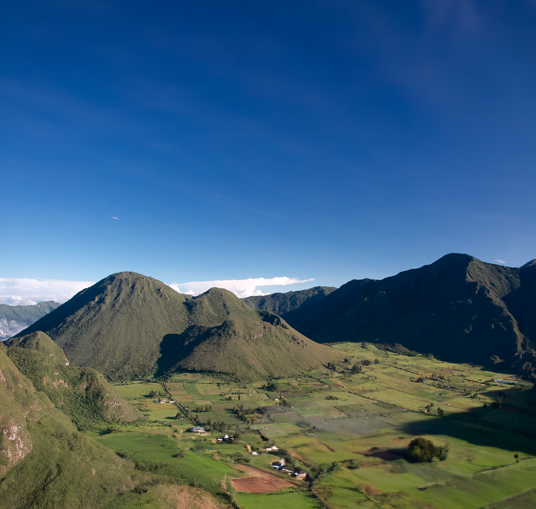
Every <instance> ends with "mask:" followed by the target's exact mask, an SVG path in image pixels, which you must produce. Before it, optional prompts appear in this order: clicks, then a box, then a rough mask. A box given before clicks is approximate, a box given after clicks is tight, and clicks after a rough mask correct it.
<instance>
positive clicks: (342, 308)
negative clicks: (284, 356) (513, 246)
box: [284, 254, 536, 371]
mask: <svg viewBox="0 0 536 509" xmlns="http://www.w3.org/2000/svg"><path fill="white" fill-rule="evenodd" d="M284 317H285V319H286V320H287V321H288V322H289V323H290V324H291V325H292V326H293V327H295V328H296V329H298V330H299V331H300V332H302V333H303V334H305V335H307V336H308V337H311V338H312V339H314V340H315V341H318V342H333V341H370V342H375V341H378V342H381V343H400V344H402V345H404V346H405V347H407V348H409V349H412V350H417V351H419V352H424V353H428V352H429V353H432V354H434V355H436V356H438V357H439V358H441V359H444V360H449V361H454V362H474V363H478V364H483V365H486V366H491V365H495V367H496V369H497V368H498V369H516V370H522V369H523V366H524V365H525V364H526V362H527V361H529V362H530V359H532V358H533V356H532V354H531V351H532V348H533V347H532V341H533V340H534V339H536V336H535V333H536V265H535V264H534V263H529V264H527V265H526V266H524V267H522V268H521V269H516V268H510V267H504V266H499V265H493V264H489V263H484V262H482V261H480V260H477V259H476V258H473V257H471V256H468V255H463V254H450V255H446V256H444V257H443V258H441V259H440V260H438V261H436V262H434V263H433V264H431V265H426V266H424V267H421V268H420V269H414V270H409V271H406V272H401V273H400V274H398V275H396V276H393V277H389V278H386V279H383V280H380V281H375V280H366V279H365V280H360V281H355V280H354V281H350V282H349V283H347V284H345V285H343V286H342V287H341V288H339V289H338V290H336V291H334V292H332V293H331V294H330V295H328V296H326V297H324V298H323V299H322V300H321V301H319V302H317V303H315V304H313V305H311V306H308V307H307V308H298V309H297V310H295V311H291V312H289V313H286V314H285V315H284ZM527 368H529V369H530V366H525V371H526V370H527Z"/></svg>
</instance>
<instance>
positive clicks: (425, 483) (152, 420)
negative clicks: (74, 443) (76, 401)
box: [91, 343, 536, 509]
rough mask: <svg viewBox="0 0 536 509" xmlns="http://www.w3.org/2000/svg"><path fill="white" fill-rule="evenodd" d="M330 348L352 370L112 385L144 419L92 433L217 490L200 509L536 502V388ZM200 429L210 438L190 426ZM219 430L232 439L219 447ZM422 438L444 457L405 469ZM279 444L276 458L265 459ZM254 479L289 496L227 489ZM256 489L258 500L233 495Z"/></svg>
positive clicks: (460, 369) (452, 507)
mask: <svg viewBox="0 0 536 509" xmlns="http://www.w3.org/2000/svg"><path fill="white" fill-rule="evenodd" d="M333 348H335V349H337V350H339V351H340V352H342V354H343V356H345V357H346V360H345V361H344V362H340V363H338V364H336V365H332V366H331V368H332V369H331V370H327V369H322V370H319V371H316V372H310V373H308V374H307V375H303V376H301V377H298V378H296V379H278V380H271V381H270V382H264V383H261V382H254V383H247V382H239V381H235V380H232V379H230V378H226V377H221V376H213V375H206V374H193V373H181V374H176V375H174V376H173V378H171V379H168V380H166V381H164V382H162V381H156V380H154V381H149V382H147V381H144V382H141V381H140V382H133V383H129V384H124V385H117V386H116V389H117V391H118V393H119V394H120V396H122V397H123V398H125V399H127V400H129V401H130V402H131V403H133V404H134V405H135V406H136V407H138V408H139V409H140V410H141V411H142V412H143V413H144V414H145V415H146V416H147V417H148V421H147V422H146V423H144V424H141V425H140V424H138V425H123V426H120V425H116V426H114V427H111V428H110V429H108V430H106V431H103V432H101V433H99V434H97V433H91V435H92V436H94V437H95V438H96V439H97V440H98V441H99V442H101V443H102V444H104V445H105V446H107V447H109V448H111V449H113V450H114V451H116V452H117V453H118V454H119V455H122V456H124V457H128V458H130V459H132V460H133V461H134V462H135V463H136V465H137V468H139V469H142V470H143V469H145V470H148V471H151V472H153V473H156V474H157V475H159V476H162V477H163V478H166V479H167V480H170V481H171V482H172V483H175V484H180V485H183V486H186V485H188V486H189V487H190V488H188V489H193V490H195V489H198V490H199V489H202V490H204V491H205V492H209V493H210V494H211V495H207V497H209V498H206V499H204V502H203V501H201V502H199V504H198V505H199V507H229V506H230V501H231V500H234V503H235V504H236V505H237V506H238V507H241V508H243V509H265V508H266V509H272V508H273V509H276V508H283V507H292V508H293V509H301V508H303V509H314V508H322V507H327V508H330V509H347V508H348V509H350V508H362V509H365V508H379V507H381V508H393V509H394V508H396V509H402V508H410V507H411V508H419V509H433V508H437V509H440V508H445V509H480V508H486V507H489V508H494V509H499V508H500V509H506V508H510V507H516V508H520V509H523V508H525V507H526V508H529V507H535V506H536V475H535V474H536V426H535V425H536V412H535V410H534V409H535V408H536V405H535V404H534V403H535V401H534V399H535V396H534V392H533V391H532V384H528V383H527V382H524V381H521V380H518V379H516V377H515V376H512V375H504V374H498V373H492V372H486V371H482V370H481V369H479V368H478V367H473V366H469V365H465V364H463V365H456V364H451V363H444V362H440V361H437V360H435V359H433V358H426V357H423V356H417V357H408V356H404V355H398V354H395V353H392V352H387V351H383V350H380V349H378V348H377V347H376V346H374V345H372V344H364V345H361V344H348V343H344V344H336V345H333ZM159 400H160V402H159ZM164 400H166V401H167V402H161V401H164ZM170 400H171V401H173V403H170V402H169V401H170ZM194 425H199V426H209V427H210V428H211V431H209V432H205V433H199V434H197V433H192V432H190V431H188V430H189V429H190V428H191V427H192V426H194ZM225 435H230V436H231V437H232V436H236V439H235V440H234V443H227V442H226V441H222V442H219V441H218V440H217V439H218V438H222V437H223V436H225ZM418 436H419V437H424V438H428V439H431V440H432V441H433V442H434V443H435V444H436V445H441V446H447V447H448V450H449V453H448V457H447V459H446V460H445V461H441V462H439V461H437V460H434V461H433V462H431V463H410V462H408V461H407V459H406V456H405V451H406V448H407V446H408V444H409V443H410V441H411V440H412V439H413V438H415V437H418ZM273 445H275V446H276V447H277V448H278V450H277V451H270V452H267V451H266V449H267V448H268V447H271V446H273ZM251 451H259V452H260V454H258V455H253V454H252V452H251ZM281 458H284V459H286V467H292V468H289V470H294V469H296V470H302V471H304V472H308V474H309V477H308V479H307V480H298V479H297V478H296V477H292V476H291V475H290V473H288V472H284V471H280V472H278V471H275V470H274V469H273V468H272V467H271V463H272V462H275V461H278V460H280V459H281ZM244 465H247V466H249V467H255V469H256V470H254V469H248V468H244ZM255 471H260V472H261V474H257V475H261V477H262V472H266V476H267V477H266V478H267V479H268V482H270V480H272V481H273V476H275V477H277V478H278V479H280V480H281V481H283V480H285V483H283V482H281V484H280V486H281V489H282V491H280V492H275V493H267V492H262V491H263V489H262V486H264V485H265V484H266V483H265V484H263V483H262V482H253V481H251V482H248V481H246V482H238V483H236V482H235V483H232V482H231V480H232V479H238V478H245V477H251V476H252V472H255ZM269 476H272V477H269ZM272 484H274V485H276V486H278V484H277V482H275V483H274V482H273V483H272ZM257 485H258V486H260V488H259V489H258V491H261V492H259V493H248V492H243V491H242V492H240V491H237V490H236V488H235V486H238V487H240V486H253V487H254V486H257ZM183 489H185V488H183ZM252 489H253V491H255V488H252ZM250 491H251V490H250ZM199 493H201V492H200V491H199ZM178 497H179V499H180V496H179V495H178ZM192 503H193V502H192ZM196 503H197V502H196ZM210 504H212V505H210ZM179 507H180V506H179Z"/></svg>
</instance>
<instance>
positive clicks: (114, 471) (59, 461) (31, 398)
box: [0, 345, 172, 509]
mask: <svg viewBox="0 0 536 509" xmlns="http://www.w3.org/2000/svg"><path fill="white" fill-rule="evenodd" d="M7 350H8V349H7V348H6V347H5V346H2V345H0V402H1V407H0V408H1V411H0V501H1V502H0V505H1V507H6V508H7V507H9V508H10V509H28V508H37V507H39V508H40V509H73V508H88V507H92V508H93V507H94V508H129V507H147V508H151V507H162V508H165V507H170V508H171V507H172V506H171V504H169V505H168V504H167V503H166V501H165V500H166V497H164V496H163V494H162V493H163V490H162V489H161V487H159V486H158V485H156V484H155V482H154V480H153V477H152V476H151V475H149V474H145V473H141V472H139V471H136V470H135V468H134V465H133V464H131V463H130V462H128V461H126V460H124V459H121V458H119V457H118V456H117V455H116V454H114V453H113V452H112V451H111V450H109V449H107V448H105V447H103V446H100V445H99V444H97V443H95V442H94V441H92V440H91V439H90V438H88V437H86V436H84V435H82V434H81V433H79V432H78V431H77V430H76V428H75V426H74V425H73V424H72V423H71V422H70V420H69V419H68V417H67V416H66V415H65V414H63V413H62V412H60V411H59V410H57V409H56V408H54V406H53V405H52V403H51V402H50V400H49V399H48V398H47V396H46V395H45V394H44V393H42V392H38V391H36V390H35V389H34V387H33V386H32V383H31V382H30V381H29V380H28V379H27V378H26V377H24V376H23V375H22V374H21V373H20V371H19V370H18V369H17V368H16V367H15V366H14V364H13V363H12V362H11V360H10V359H9V357H8V356H7Z"/></svg>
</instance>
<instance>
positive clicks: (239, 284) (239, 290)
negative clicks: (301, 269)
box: [169, 276, 314, 298]
mask: <svg viewBox="0 0 536 509" xmlns="http://www.w3.org/2000/svg"><path fill="white" fill-rule="evenodd" d="M311 281H314V279H296V278H293V277H286V276H282V277H272V278H268V279H267V278H263V277H258V278H249V279H224V280H219V281H195V282H190V283H173V284H171V285H169V286H170V287H171V288H173V289H174V290H176V291H177V292H179V293H185V294H187V295H199V294H200V293H203V292H206V291H207V290H209V289H210V288H214V287H216V288H225V289H226V290H229V291H231V292H233V293H234V294H235V295H236V296H237V297H240V298H244V297H250V296H252V295H266V293H268V292H263V291H262V290H260V288H263V287H266V286H288V285H295V284H299V283H309V282H311ZM269 293H272V292H269Z"/></svg>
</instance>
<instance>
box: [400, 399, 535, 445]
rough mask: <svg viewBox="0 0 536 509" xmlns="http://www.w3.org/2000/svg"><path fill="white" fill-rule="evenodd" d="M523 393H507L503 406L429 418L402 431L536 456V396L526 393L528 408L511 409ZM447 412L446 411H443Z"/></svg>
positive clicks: (488, 406) (407, 425)
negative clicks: (443, 437)
mask: <svg viewBox="0 0 536 509" xmlns="http://www.w3.org/2000/svg"><path fill="white" fill-rule="evenodd" d="M518 391H520V389H505V390H504V391H501V392H502V394H503V395H504V399H503V403H502V404H501V405H500V407H498V405H493V406H490V405H487V406H486V407H484V405H482V407H480V408H476V409H473V410H471V411H467V412H456V413H452V414H451V413H448V414H447V415H445V416H443V417H437V416H425V415H423V419H422V420H421V421H417V422H412V423H410V424H406V425H405V426H402V427H400V430H401V431H404V432H405V433H408V434H409V435H413V436H418V435H446V436H451V437H453V438H457V439H461V440H465V441H467V442H469V443H471V444H474V445H480V446H484V447H499V448H501V449H505V450H509V451H512V452H524V453H527V454H534V455H536V392H535V391H534V390H532V391H530V390H526V391H525V393H524V394H523V398H524V399H525V398H526V402H527V403H529V404H530V406H529V407H528V408H522V407H519V406H513V405H509V400H510V399H511V396H513V395H515V396H516V397H519V393H518ZM443 408H445V407H443Z"/></svg>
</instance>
